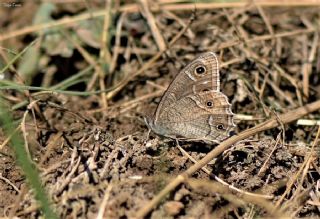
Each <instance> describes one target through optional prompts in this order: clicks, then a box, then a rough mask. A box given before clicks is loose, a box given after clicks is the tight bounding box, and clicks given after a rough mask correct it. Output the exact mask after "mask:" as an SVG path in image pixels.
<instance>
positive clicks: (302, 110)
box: [136, 100, 320, 218]
mask: <svg viewBox="0 0 320 219" xmlns="http://www.w3.org/2000/svg"><path fill="white" fill-rule="evenodd" d="M319 109H320V100H318V101H315V102H313V103H310V104H307V105H305V106H303V107H299V108H297V109H295V110H292V111H289V112H287V113H284V114H281V115H280V116H279V119H280V120H281V122H282V123H283V124H286V123H290V122H293V121H295V120H297V119H299V118H301V117H302V116H304V115H307V114H308V113H311V112H314V111H316V110H319ZM278 124H279V122H278V119H277V118H272V119H269V120H267V121H265V122H263V123H261V124H259V125H257V126H255V127H253V128H250V129H247V130H245V131H243V132H241V133H239V134H238V135H235V136H232V137H230V138H229V139H227V140H226V141H224V142H222V143H221V144H220V145H218V146H217V147H216V148H214V149H213V150H212V151H210V152H209V153H208V154H207V155H206V156H205V157H204V158H202V159H201V160H200V161H199V162H198V163H197V164H194V165H192V166H191V167H189V168H188V169H187V170H186V171H185V172H183V173H182V174H180V175H178V176H177V177H176V178H175V179H174V180H172V181H171V182H170V183H169V184H168V185H167V186H166V187H165V188H164V189H163V190H162V191H161V192H160V193H159V194H158V195H156V196H155V197H154V198H153V199H152V200H151V201H150V202H148V203H147V204H146V205H145V206H144V207H143V208H142V209H140V210H139V211H138V212H137V215H136V217H137V218H143V217H144V216H146V215H147V214H148V213H149V212H150V211H151V210H152V209H153V208H154V207H156V206H157V205H158V204H159V203H160V201H161V200H162V199H163V198H164V197H165V196H166V195H167V194H168V193H170V192H171V191H172V190H173V189H175V188H176V187H177V186H178V185H180V184H181V183H182V182H184V181H185V180H186V179H187V178H188V177H190V176H191V175H192V174H193V173H195V172H196V171H198V170H199V169H201V167H203V166H205V165H206V164H208V163H209V162H210V161H211V160H212V159H213V158H215V157H217V156H218V155H219V154H221V153H223V152H224V151H225V150H226V149H228V148H229V147H231V146H232V145H233V144H235V143H236V142H238V141H240V140H243V139H245V138H248V137H250V136H252V135H255V134H257V133H259V132H262V131H265V130H269V129H271V128H275V127H277V126H278Z"/></svg>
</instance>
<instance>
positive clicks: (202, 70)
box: [195, 66, 206, 75]
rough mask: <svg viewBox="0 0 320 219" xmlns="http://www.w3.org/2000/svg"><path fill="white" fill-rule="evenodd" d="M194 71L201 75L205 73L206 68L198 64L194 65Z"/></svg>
mask: <svg viewBox="0 0 320 219" xmlns="http://www.w3.org/2000/svg"><path fill="white" fill-rule="evenodd" d="M195 72H196V74H198V75H202V74H204V73H206V68H205V67H204V66H198V67H196V69H195Z"/></svg>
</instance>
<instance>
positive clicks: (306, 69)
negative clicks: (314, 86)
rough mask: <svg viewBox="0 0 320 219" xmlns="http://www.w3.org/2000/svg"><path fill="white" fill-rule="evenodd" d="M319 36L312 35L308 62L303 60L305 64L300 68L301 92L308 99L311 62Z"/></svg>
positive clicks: (316, 34)
mask: <svg viewBox="0 0 320 219" xmlns="http://www.w3.org/2000/svg"><path fill="white" fill-rule="evenodd" d="M318 41H319V35H318V33H317V32H315V33H314V37H313V42H312V47H311V51H310V54H309V57H308V60H305V63H304V64H303V66H302V76H303V77H302V90H303V94H304V95H305V96H306V97H307V98H308V97H309V77H310V73H311V70H312V62H313V60H314V58H315V55H316V52H317V48H318Z"/></svg>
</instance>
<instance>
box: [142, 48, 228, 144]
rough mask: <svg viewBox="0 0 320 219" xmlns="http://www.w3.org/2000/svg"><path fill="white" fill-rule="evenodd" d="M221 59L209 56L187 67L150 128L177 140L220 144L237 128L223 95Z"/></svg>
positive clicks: (205, 55)
mask: <svg viewBox="0 0 320 219" xmlns="http://www.w3.org/2000/svg"><path fill="white" fill-rule="evenodd" d="M218 68H219V66H218V60H217V57H216V55H215V54H214V53H212V52H208V53H205V54H203V55H201V56H199V57H198V58H196V59H195V60H193V61H192V62H191V63H190V64H189V65H187V66H186V67H185V68H184V69H183V70H182V71H181V72H180V73H179V74H178V75H177V76H176V78H175V79H174V80H173V82H172V83H171V84H170V85H169V87H168V89H167V91H166V92H165V94H164V95H163V97H162V98H161V101H160V103H159V105H158V107H157V110H156V112H155V114H154V117H153V119H148V120H147V124H148V126H149V127H150V128H151V129H152V130H153V131H154V132H155V133H157V134H159V135H163V136H167V137H170V138H176V139H185V140H201V141H204V142H215V143H219V142H220V141H222V140H224V139H225V138H227V137H228V136H229V132H230V130H231V129H232V128H233V127H234V123H233V113H232V111H231V104H230V103H229V102H228V99H227V97H226V96H225V95H224V94H223V93H222V92H220V82H219V71H218Z"/></svg>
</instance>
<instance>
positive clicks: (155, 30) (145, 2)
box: [139, 0, 167, 51]
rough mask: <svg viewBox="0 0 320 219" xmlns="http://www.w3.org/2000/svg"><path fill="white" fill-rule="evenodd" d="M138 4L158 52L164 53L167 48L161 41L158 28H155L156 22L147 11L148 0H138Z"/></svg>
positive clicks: (163, 41) (162, 40)
mask: <svg viewBox="0 0 320 219" xmlns="http://www.w3.org/2000/svg"><path fill="white" fill-rule="evenodd" d="M139 2H140V4H141V10H142V12H143V13H142V14H143V15H144V16H145V18H146V20H147V22H148V25H149V27H150V30H151V33H152V36H153V38H154V40H155V41H156V43H157V45H158V48H159V50H160V51H164V50H166V48H167V45H166V42H165V40H164V39H163V37H162V35H161V33H160V31H159V29H158V27H157V23H156V20H155V18H154V16H153V14H152V13H151V12H150V10H149V7H150V6H149V4H148V0H139Z"/></svg>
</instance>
